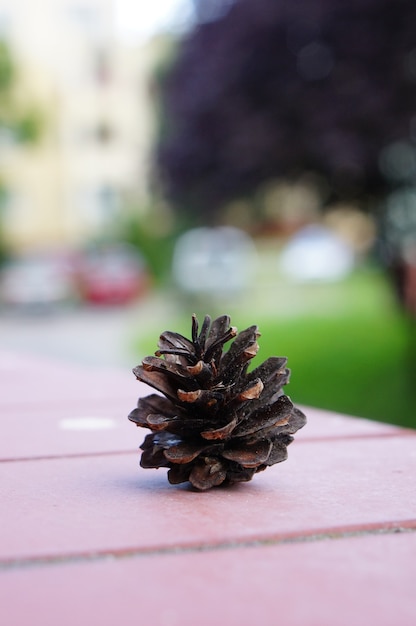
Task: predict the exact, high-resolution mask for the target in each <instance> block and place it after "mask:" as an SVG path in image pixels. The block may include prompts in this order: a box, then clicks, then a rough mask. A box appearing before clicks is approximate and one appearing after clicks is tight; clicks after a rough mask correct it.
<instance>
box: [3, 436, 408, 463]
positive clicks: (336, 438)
mask: <svg viewBox="0 0 416 626" xmlns="http://www.w3.org/2000/svg"><path fill="white" fill-rule="evenodd" d="M414 436H416V431H413V430H402V431H399V432H393V433H373V434H371V433H366V434H356V435H329V436H327V437H326V436H322V437H311V438H306V437H305V438H303V439H295V441H294V443H295V444H296V445H299V444H306V443H308V444H311V443H312V444H313V443H325V441H328V442H331V441H334V442H337V441H345V440H357V439H362V440H368V439H389V438H399V437H414ZM139 452H140V450H139V447H137V448H136V449H134V450H133V449H130V450H128V449H126V450H103V451H100V452H71V453H63V454H42V455H39V456H16V457H11V458H0V463H25V462H28V461H54V460H59V459H78V458H83V457H97V456H114V455H121V454H138V453H139Z"/></svg>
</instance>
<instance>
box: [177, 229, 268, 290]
mask: <svg viewBox="0 0 416 626" xmlns="http://www.w3.org/2000/svg"><path fill="white" fill-rule="evenodd" d="M256 264H257V251H256V249H255V246H254V243H253V241H252V239H251V238H250V237H249V235H247V234H246V233H245V232H244V231H242V230H240V229H239V228H234V227H231V226H220V227H217V228H208V227H202V228H193V229H191V230H188V231H187V232H186V233H184V234H183V235H182V236H181V237H179V239H178V241H177V242H176V246H175V250H174V255H173V267H172V272H173V278H174V280H175V282H176V284H177V285H178V286H179V287H180V289H182V290H183V291H184V292H185V293H188V294H194V295H195V294H206V295H213V296H215V295H224V294H237V293H240V292H242V291H243V290H244V289H245V288H246V287H248V285H249V284H250V281H251V280H252V278H253V275H254V273H255V270H256Z"/></svg>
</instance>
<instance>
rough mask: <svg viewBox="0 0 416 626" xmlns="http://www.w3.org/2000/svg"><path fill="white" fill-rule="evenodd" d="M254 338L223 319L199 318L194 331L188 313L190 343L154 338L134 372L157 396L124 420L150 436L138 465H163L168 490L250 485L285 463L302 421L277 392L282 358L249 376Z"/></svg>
mask: <svg viewBox="0 0 416 626" xmlns="http://www.w3.org/2000/svg"><path fill="white" fill-rule="evenodd" d="M259 336H260V333H259V331H258V329H257V326H250V327H249V328H247V329H246V330H244V331H242V332H240V333H238V332H237V329H236V328H235V327H233V326H230V318H229V316H228V315H222V316H220V317H218V318H216V319H214V320H213V321H211V318H210V316H209V315H206V316H205V318H204V321H203V323H202V325H201V327H199V323H198V319H197V317H196V316H195V315H193V316H192V331H191V339H187V338H186V337H184V336H183V335H180V334H179V333H175V332H171V331H166V332H164V333H162V334H161V335H160V338H159V342H158V350H157V351H156V353H155V356H148V357H146V358H145V359H143V361H142V364H141V365H138V366H137V367H135V368H134V369H133V373H134V375H135V376H136V378H137V379H138V380H141V381H142V382H144V383H146V384H148V385H150V386H151V387H153V388H154V389H156V390H157V391H158V392H159V393H157V394H156V393H152V394H151V395H149V396H146V397H144V398H139V401H138V404H137V407H136V408H135V409H133V411H132V412H131V413H130V415H129V416H128V417H129V420H131V421H132V422H135V424H136V425H137V426H142V427H144V428H148V429H150V430H151V433H150V434H148V435H147V436H146V437H145V440H144V442H143V443H142V445H141V446H140V448H141V450H142V455H141V461H140V465H141V466H142V467H144V468H159V467H166V468H168V480H169V482H170V483H171V484H178V483H183V482H187V481H189V482H190V483H191V485H192V486H193V487H194V488H196V489H198V490H201V491H205V490H207V489H210V488H211V487H214V486H219V485H232V484H234V483H238V482H246V481H249V480H251V478H252V477H253V476H254V474H256V473H257V472H260V471H262V470H264V469H266V468H267V467H269V466H271V465H274V464H275V463H279V462H281V461H284V460H285V459H286V458H287V446H288V445H289V444H290V443H291V442H292V440H293V434H294V433H295V432H296V431H297V430H299V429H300V428H302V427H303V426H304V425H305V423H306V417H305V415H304V414H303V413H302V412H301V411H300V410H299V409H297V408H296V407H294V406H293V404H292V402H291V400H290V399H289V397H288V396H286V395H285V394H284V392H283V390H282V388H283V386H284V385H285V384H287V383H288V382H289V375H290V370H289V369H288V368H287V367H286V362H287V359H286V358H285V357H269V358H268V359H266V361H264V362H263V363H262V364H261V365H259V366H258V367H257V368H255V369H253V370H251V371H248V367H249V364H250V361H251V360H252V359H253V358H254V357H255V356H256V354H257V350H258V343H257V339H258V337H259ZM231 340H232V343H231V344H230V347H229V349H228V351H224V346H225V344H226V343H228V342H229V341H231ZM160 394H161V395H160Z"/></svg>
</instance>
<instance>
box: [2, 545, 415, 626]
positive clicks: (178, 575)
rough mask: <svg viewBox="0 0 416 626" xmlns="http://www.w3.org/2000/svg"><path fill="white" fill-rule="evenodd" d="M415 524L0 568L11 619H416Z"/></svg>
mask: <svg viewBox="0 0 416 626" xmlns="http://www.w3.org/2000/svg"><path fill="white" fill-rule="evenodd" d="M415 553H416V534H415V533H412V534H410V533H407V534H400V535H378V536H365V537H359V538H347V539H346V538H343V539H335V540H323V541H316V542H306V543H297V544H284V545H274V546H271V545H268V546H261V547H255V548H253V547H249V548H237V549H227V550H217V551H208V552H193V553H177V554H168V555H151V556H141V557H130V558H123V559H120V558H119V559H104V560H99V561H95V562H83V563H72V564H59V565H52V566H41V567H32V568H28V569H17V570H14V571H6V572H2V573H1V585H0V603H1V606H2V612H3V614H4V615H5V616H7V624H8V626H26V624H28V623H30V624H33V625H34V626H38V625H39V626H56V624H60V625H61V626H73V624H86V623H87V622H88V623H89V624H100V626H114V624H117V623H127V624H131V623H137V624H144V623H147V624H151V625H152V626H153V625H154V626H194V625H195V624H198V625H199V626H211V625H212V624H221V625H222V624H228V625H229V626H253V624H262V625H263V626H275V625H276V624H284V626H351V625H354V626H372V625H373V624H374V625H375V624H376V625H377V626H392V625H394V624H398V625H400V626H414V624H415V623H416V602H415V599H414V581H415V578H416V559H415V558H414V555H415Z"/></svg>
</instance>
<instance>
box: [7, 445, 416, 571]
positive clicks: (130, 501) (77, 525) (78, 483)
mask: <svg viewBox="0 0 416 626" xmlns="http://www.w3.org/2000/svg"><path fill="white" fill-rule="evenodd" d="M138 462H139V458H138V455H136V454H119V455H108V456H96V457H79V458H66V459H65V458H62V459H56V460H45V461H41V460H39V461H25V462H23V461H21V462H6V463H3V464H2V465H1V487H0V498H1V501H2V502H3V503H5V505H6V506H5V510H4V512H3V514H2V533H1V535H0V558H2V559H13V558H26V557H28V558H31V557H41V556H45V555H60V554H85V553H91V552H96V551H101V552H108V551H110V552H112V551H128V550H130V549H133V550H137V549H142V550H149V549H158V548H163V547H166V546H189V545H193V546H195V545H207V544H217V543H223V542H235V541H251V540H256V539H265V538H276V537H287V536H292V535H305V534H306V535H308V534H314V533H318V532H322V531H325V532H327V531H331V530H337V531H339V530H342V529H351V528H367V527H377V526H378V525H386V524H387V525H389V524H391V523H393V524H394V523H398V524H400V525H410V526H412V525H414V524H416V490H415V488H414V477H415V475H416V436H410V435H409V436H403V437H377V438H374V439H371V438H363V439H336V440H333V441H331V442H328V441H315V442H312V441H309V442H306V441H304V442H295V443H294V444H292V446H291V447H290V448H289V460H288V461H285V462H284V463H282V464H279V465H276V466H274V467H272V468H270V469H268V470H266V471H265V472H262V473H260V474H258V475H257V476H255V477H254V479H253V481H252V482H251V483H247V484H241V485H239V486H236V487H234V488H231V489H213V490H211V491H209V492H206V493H198V492H193V491H190V490H189V489H187V488H186V487H183V486H180V487H173V486H170V485H168V483H167V480H166V472H165V470H143V469H140V468H139V467H138Z"/></svg>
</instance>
